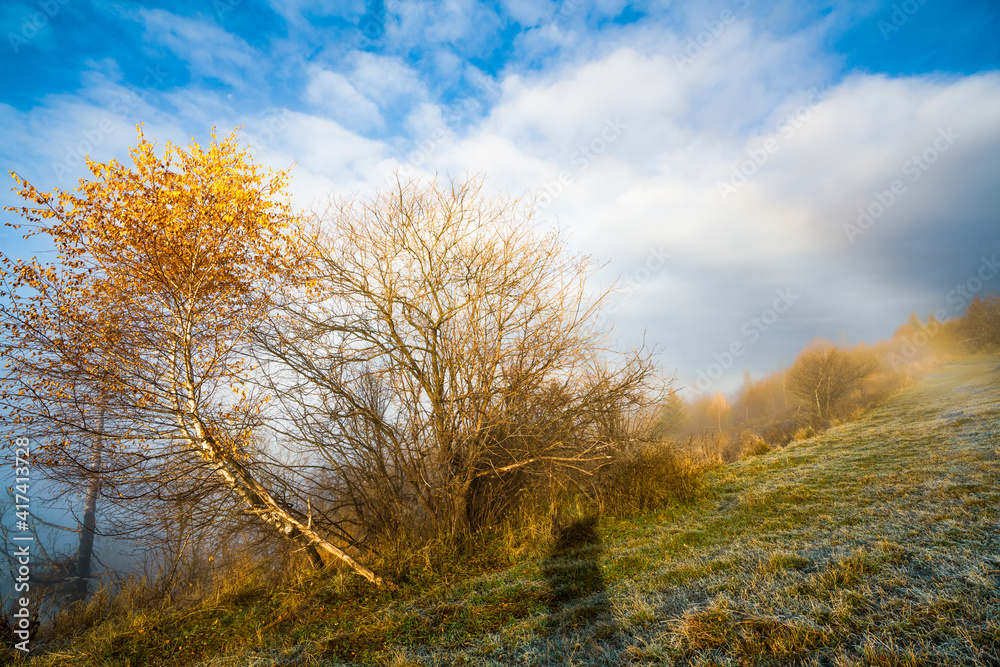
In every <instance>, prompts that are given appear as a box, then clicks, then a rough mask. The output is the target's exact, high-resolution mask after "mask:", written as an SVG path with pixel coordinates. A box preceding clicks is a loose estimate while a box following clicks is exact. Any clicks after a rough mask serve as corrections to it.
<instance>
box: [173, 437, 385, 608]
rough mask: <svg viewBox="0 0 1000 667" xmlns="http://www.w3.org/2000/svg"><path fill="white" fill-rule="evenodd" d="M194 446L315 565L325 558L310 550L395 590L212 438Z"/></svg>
mask: <svg viewBox="0 0 1000 667" xmlns="http://www.w3.org/2000/svg"><path fill="white" fill-rule="evenodd" d="M192 444H194V445H196V446H197V447H198V449H200V451H201V452H202V455H203V456H204V457H205V458H206V459H207V460H208V462H209V464H210V465H211V466H212V468H213V469H214V470H215V472H216V474H218V475H219V476H220V477H221V478H222V479H223V481H224V482H225V484H226V486H228V487H229V488H230V489H231V490H232V491H233V492H234V493H235V494H236V495H237V496H239V497H240V498H241V499H242V500H243V502H244V503H245V504H246V505H247V509H248V510H249V511H250V512H251V513H253V514H256V515H257V516H259V517H260V518H261V520H263V521H264V522H266V523H267V524H269V525H271V526H273V527H274V528H276V529H277V530H278V532H279V533H281V534H282V535H283V536H285V537H286V538H288V539H290V540H292V541H293V542H295V543H296V544H299V545H301V546H303V547H304V548H305V549H306V553H307V555H308V556H309V558H310V561H312V563H313V564H314V565H315V564H316V563H317V560H321V559H317V558H316V556H318V555H319V554H318V553H311V552H310V550H312V552H325V553H327V554H329V555H330V556H333V558H335V559H336V560H339V561H340V562H342V563H344V564H345V565H347V566H348V567H350V568H351V569H352V570H354V571H355V572H357V573H358V574H360V575H361V576H362V577H364V578H365V579H367V580H368V581H370V582H372V583H373V584H375V585H376V586H379V587H380V588H381V587H383V586H387V587H388V588H390V589H395V587H394V586H393V585H392V584H391V583H388V582H386V581H385V580H383V579H382V577H380V576H378V575H377V574H375V573H374V572H372V571H371V570H369V569H368V568H366V567H365V566H363V565H361V564H360V563H358V562H357V561H355V560H354V559H353V558H351V557H350V556H348V555H347V554H346V553H344V551H342V550H341V549H338V548H337V547H336V546H335V545H333V544H332V543H331V542H330V541H329V540H327V539H326V538H324V537H323V536H322V535H320V534H319V533H317V532H316V531H315V530H313V528H312V518H311V517H303V516H302V515H301V513H299V512H297V511H296V510H294V509H292V508H291V507H288V506H287V505H284V504H283V503H279V502H278V501H277V500H275V499H274V497H273V496H272V495H271V494H270V493H269V492H268V491H267V489H265V488H264V487H263V486H262V485H261V484H260V483H259V482H258V481H257V480H256V479H255V478H254V477H253V475H252V473H251V472H250V471H249V470H247V468H246V467H244V466H243V464H241V463H240V462H239V461H237V460H235V459H234V458H233V457H231V456H226V455H225V454H223V453H222V452H220V451H219V450H218V447H217V446H216V445H215V442H214V440H213V439H212V438H211V437H203V438H201V439H200V440H199V441H198V442H197V443H192Z"/></svg>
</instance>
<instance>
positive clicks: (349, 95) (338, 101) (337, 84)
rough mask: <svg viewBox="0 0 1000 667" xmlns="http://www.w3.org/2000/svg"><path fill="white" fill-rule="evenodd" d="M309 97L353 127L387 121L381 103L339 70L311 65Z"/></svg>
mask: <svg viewBox="0 0 1000 667" xmlns="http://www.w3.org/2000/svg"><path fill="white" fill-rule="evenodd" d="M306 99H307V100H308V101H309V102H310V103H311V104H312V105H313V106H315V107H317V108H318V111H320V112H321V113H323V114H324V115H326V116H329V117H331V118H336V119H337V120H339V121H340V122H342V123H346V124H347V125H349V126H351V127H355V128H360V129H369V128H372V127H380V126H381V125H382V124H383V120H382V116H381V114H380V113H379V109H378V106H377V105H376V104H375V103H374V102H372V101H371V100H370V99H368V98H367V97H365V96H364V95H363V94H361V93H360V92H358V90H357V89H356V88H355V87H354V86H353V85H352V84H351V82H350V81H349V80H348V78H347V77H346V76H344V75H343V74H340V73H339V72H329V71H327V70H323V69H320V68H318V67H313V68H310V71H309V85H308V86H307V88H306Z"/></svg>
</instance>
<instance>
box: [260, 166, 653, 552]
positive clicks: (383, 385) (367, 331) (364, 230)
mask: <svg viewBox="0 0 1000 667" xmlns="http://www.w3.org/2000/svg"><path fill="white" fill-rule="evenodd" d="M314 222H315V232H316V233H315V236H314V238H315V242H314V244H313V247H312V253H313V255H314V256H315V262H316V266H317V274H316V276H315V283H314V288H315V293H316V295H317V296H316V298H315V299H313V300H312V301H306V300H304V299H303V295H302V294H300V293H296V294H290V295H289V296H288V298H287V300H286V303H285V305H284V312H283V316H282V318H280V319H279V320H277V321H276V323H275V331H273V332H270V333H269V334H268V335H266V336H264V337H263V338H262V341H261V345H262V347H263V349H264V350H266V353H265V354H264V355H263V356H265V361H266V363H267V367H268V369H269V373H270V383H271V385H270V387H269V389H270V391H273V392H274V393H275V394H276V395H278V396H279V398H280V407H281V412H280V415H278V417H279V418H280V422H278V423H279V426H278V428H279V430H280V431H281V433H282V435H283V436H285V437H286V438H287V439H288V440H290V441H294V442H297V443H300V446H302V447H303V448H304V449H305V450H308V451H311V452H315V453H316V454H318V455H319V456H320V457H322V466H323V468H324V469H325V471H326V474H325V478H324V479H325V481H324V496H325V497H324V500H323V502H324V507H325V514H326V517H327V520H328V521H329V522H330V526H329V530H330V531H331V532H336V533H337V534H339V535H340V537H341V539H342V540H343V541H344V542H345V543H347V544H352V545H355V546H358V547H362V548H366V549H376V550H377V549H379V548H382V547H380V546H379V545H380V544H381V545H384V544H386V543H395V544H399V543H405V544H409V545H419V544H421V543H423V542H426V541H429V540H435V539H445V538H447V539H450V538H454V537H457V536H460V535H463V534H468V533H470V532H475V531H477V530H479V529H481V528H483V527H488V526H493V525H497V524H498V523H501V522H503V521H504V520H505V517H509V516H512V515H514V514H516V513H517V512H520V511H522V510H523V508H524V507H525V506H526V505H530V504H531V503H535V504H536V505H537V504H545V501H541V502H539V498H546V497H549V496H553V495H554V494H557V493H564V492H568V491H567V490H571V489H572V488H574V487H577V486H580V485H581V484H582V483H583V480H585V479H586V478H588V477H590V476H592V475H593V474H595V472H596V471H597V470H598V469H599V468H600V467H601V466H602V465H604V464H606V463H608V462H609V461H611V460H612V459H613V457H614V456H615V453H616V452H617V451H618V450H619V449H620V447H621V446H622V444H623V443H626V442H628V441H629V440H631V439H634V438H635V437H637V430H636V429H638V428H639V426H638V424H639V421H637V417H638V415H639V414H640V413H642V412H643V411H644V410H645V409H646V408H647V407H648V406H649V405H652V404H655V403H657V402H658V401H659V400H660V399H661V397H662V396H663V395H664V390H665V388H666V387H665V384H664V383H663V382H662V381H661V380H659V379H658V377H657V375H656V373H655V368H654V366H653V364H652V360H651V356H650V355H649V354H648V353H646V352H642V351H638V352H629V353H617V352H614V351H613V350H611V349H610V347H609V339H608V336H607V332H606V331H601V330H598V329H597V328H596V326H595V322H596V317H597V314H598V307H599V305H600V298H597V299H589V298H588V297H587V292H586V289H585V283H586V280H587V278H588V277H589V276H590V275H591V273H592V272H593V271H594V270H595V268H596V266H595V264H594V262H593V261H592V260H591V259H590V258H589V257H584V256H579V255H572V254H570V253H568V252H567V251H566V246H565V239H564V237H563V235H562V234H561V233H560V232H558V231H555V230H548V229H545V228H543V227H542V226H541V225H539V224H538V223H537V222H535V220H534V219H533V217H532V210H531V207H530V206H529V205H526V204H523V203H519V202H517V201H515V200H511V199H510V198H507V197H497V198H488V197H486V196H485V195H484V193H483V191H482V184H481V183H479V182H477V181H475V180H467V181H458V180H456V181H452V182H451V183H448V184H441V183H439V182H437V181H436V180H434V181H429V182H417V181H412V182H399V183H397V184H396V186H394V187H393V188H392V189H390V190H389V191H385V192H381V193H378V194H376V195H375V196H373V197H370V198H368V199H348V200H343V201H339V202H336V203H335V204H333V205H332V206H331V208H330V209H329V210H328V211H327V212H326V213H325V214H324V215H321V216H317V218H316V220H315V221H314ZM643 428H644V427H643Z"/></svg>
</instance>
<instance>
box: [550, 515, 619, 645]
mask: <svg viewBox="0 0 1000 667" xmlns="http://www.w3.org/2000/svg"><path fill="white" fill-rule="evenodd" d="M602 552H603V548H602V545H601V536H600V535H599V534H598V532H597V518H596V517H589V518H586V519H580V520H578V521H574V522H573V523H571V524H570V525H568V526H566V527H565V528H559V529H558V531H557V534H556V543H555V545H554V547H553V549H552V553H551V554H550V555H549V557H548V558H546V559H545V562H544V563H543V565H542V573H543V574H544V575H545V579H546V581H547V582H548V584H549V590H550V593H551V596H552V597H551V598H550V601H549V620H548V624H547V628H546V629H547V631H548V632H549V633H552V632H555V631H566V630H572V629H574V628H579V627H583V626H591V627H593V628H594V629H598V630H600V632H599V634H603V635H605V636H607V635H610V634H612V633H613V632H614V623H613V618H612V614H611V607H610V604H609V602H608V594H607V590H606V588H605V583H604V574H603V572H602V571H601V563H600V561H601V554H602Z"/></svg>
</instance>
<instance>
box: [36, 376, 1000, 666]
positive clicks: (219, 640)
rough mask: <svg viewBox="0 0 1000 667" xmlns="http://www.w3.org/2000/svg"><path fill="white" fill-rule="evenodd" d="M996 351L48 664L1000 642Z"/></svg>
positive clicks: (910, 654) (960, 647)
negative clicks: (790, 426)
mask: <svg viewBox="0 0 1000 667" xmlns="http://www.w3.org/2000/svg"><path fill="white" fill-rule="evenodd" d="M998 507H1000V357H997V356H992V357H978V358H975V359H971V360H967V361H963V362H961V363H957V364H955V365H953V366H951V367H949V368H947V369H946V370H944V371H943V372H941V373H939V374H937V375H935V376H933V377H931V378H929V379H927V380H926V381H924V382H923V383H921V384H920V385H918V386H916V387H913V388H911V389H909V390H907V391H905V392H903V393H902V394H899V395H897V396H896V397H895V398H893V399H892V400H891V401H890V402H889V403H888V404H886V405H885V406H883V407H881V408H879V409H877V410H874V411H873V412H871V413H870V414H868V415H867V416H866V417H865V418H864V419H862V420H861V421H859V422H856V423H852V424H848V425H844V426H841V427H838V428H834V429H832V430H830V431H828V432H826V433H824V434H822V435H820V436H818V437H815V438H812V439H810V440H807V441H803V442H800V443H797V444H795V445H793V446H790V447H788V448H785V449H783V450H778V451H774V452H771V453H768V454H765V455H762V456H758V457H755V458H752V459H748V460H744V461H741V462H738V463H735V464H731V465H729V466H725V467H722V468H718V469H716V470H714V471H712V472H711V473H710V474H709V477H708V480H707V484H706V487H705V490H704V492H703V493H702V495H701V496H700V497H699V498H698V499H697V500H695V501H693V502H692V503H689V504H687V505H685V506H682V507H678V508H676V509H674V510H673V511H670V512H664V513H660V514H658V515H650V516H645V517H641V518H638V519H633V520H628V521H620V522H615V521H610V520H604V521H602V522H601V523H599V524H597V525H592V524H586V523H581V524H579V525H577V526H576V527H575V528H572V529H570V530H568V531H566V532H565V533H564V534H563V535H562V538H561V539H560V540H559V541H558V542H557V543H556V544H554V545H552V548H551V550H550V552H549V553H548V554H547V555H544V556H542V557H539V558H531V559H527V560H526V561H524V562H521V563H520V564H518V565H515V566H513V567H510V568H505V569H502V570H499V571H497V572H494V573H493V574H490V575H485V576H473V577H470V576H467V575H464V574H463V573H467V572H468V571H470V570H476V569H480V570H481V569H482V567H484V566H483V563H488V561H489V554H482V553H479V554H477V553H470V554H467V555H465V556H463V557H461V559H459V560H458V561H456V562H455V564H454V571H452V572H444V573H439V575H441V578H443V579H448V580H450V581H451V582H452V583H442V582H441V581H440V580H438V581H437V582H436V583H430V582H432V581H433V580H431V579H428V582H423V583H422V582H419V581H412V582H409V583H407V584H405V585H404V586H402V589H401V591H400V592H399V593H397V594H395V595H389V594H385V593H376V592H373V591H372V590H371V589H368V588H366V587H364V586H361V585H360V584H358V583H357V582H356V581H355V580H354V579H352V578H347V577H345V578H338V577H325V578H320V577H315V576H312V577H305V578H302V579H300V580H298V581H296V582H292V583H289V584H287V585H285V586H281V587H275V586H274V585H268V584H264V583H255V580H254V579H252V578H248V579H247V580H246V581H245V582H238V583H235V584H234V585H233V586H232V587H231V588H230V589H229V590H227V591H226V592H225V593H223V594H220V595H218V596H215V597H213V598H212V599H211V600H209V601H206V602H205V603H203V604H201V605H199V606H197V607H194V608H192V609H188V610H186V611H181V612H169V613H168V612H161V613H152V612H142V613H134V614H131V615H129V616H128V617H127V618H124V619H119V620H116V621H113V622H110V623H105V624H104V625H103V626H101V627H100V628H98V629H97V630H94V631H91V632H90V633H88V634H86V635H84V636H81V637H79V638H78V640H77V641H76V642H75V643H74V644H72V645H71V646H69V647H64V648H61V649H60V648H56V647H49V648H50V650H52V653H50V654H49V655H48V656H42V657H40V659H37V660H35V661H33V662H34V664H40V665H56V664H58V665H127V664H132V665H141V664H203V665H214V666H220V667H221V666H222V665H273V664H282V665H323V664H338V662H340V661H346V662H351V661H353V662H365V663H371V662H375V663H381V664H394V665H410V664H431V665H434V664H439V665H451V664H470V665H500V664H523V665H545V664H594V665H618V664H668V665H669V664H681V665H688V664H691V665H754V664H782V665H784V664H803V665H852V664H859V665H860V664H865V665H998V664H1000V596H998V590H997V587H998V584H1000V514H998Z"/></svg>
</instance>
